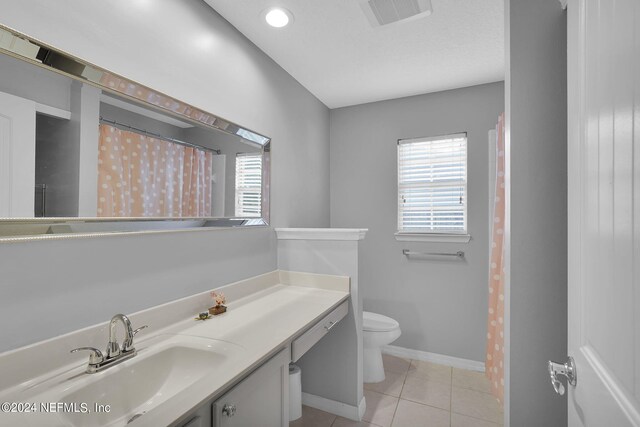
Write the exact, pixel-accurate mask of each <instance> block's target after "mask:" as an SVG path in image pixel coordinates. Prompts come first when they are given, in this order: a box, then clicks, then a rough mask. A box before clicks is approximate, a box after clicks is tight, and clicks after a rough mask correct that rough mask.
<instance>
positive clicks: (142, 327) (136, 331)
mask: <svg viewBox="0 0 640 427" xmlns="http://www.w3.org/2000/svg"><path fill="white" fill-rule="evenodd" d="M148 327H149V325H144V326H140V327H139V328H138V329H134V330H133V332H132V333H131V337H135V336H136V334H137V333H138V332H140V331H141V330H143V329H146V328H148Z"/></svg>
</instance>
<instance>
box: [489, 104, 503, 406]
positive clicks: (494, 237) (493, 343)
mask: <svg viewBox="0 0 640 427" xmlns="http://www.w3.org/2000/svg"><path fill="white" fill-rule="evenodd" d="M495 144H496V148H495V153H496V169H495V171H494V173H495V197H494V202H493V209H492V212H493V218H492V220H491V234H490V236H491V255H490V261H489V262H490V265H489V319H488V325H487V326H488V327H487V359H486V361H485V373H486V375H487V377H489V380H490V382H491V391H492V393H493V394H494V395H495V396H496V397H497V398H498V400H499V401H500V402H503V401H504V400H503V399H504V266H503V260H504V249H503V248H504V245H503V243H504V219H505V199H504V197H505V188H504V187H505V184H504V156H505V155H504V113H502V114H501V115H500V116H499V117H498V125H497V127H496V140H495Z"/></svg>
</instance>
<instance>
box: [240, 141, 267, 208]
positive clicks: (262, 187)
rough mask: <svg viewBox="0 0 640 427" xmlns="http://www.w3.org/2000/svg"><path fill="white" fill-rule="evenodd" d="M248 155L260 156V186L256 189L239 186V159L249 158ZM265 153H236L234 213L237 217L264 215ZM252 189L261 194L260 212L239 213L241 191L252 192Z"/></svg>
mask: <svg viewBox="0 0 640 427" xmlns="http://www.w3.org/2000/svg"><path fill="white" fill-rule="evenodd" d="M248 157H256V158H258V157H259V158H260V187H259V188H258V187H257V186H256V189H249V188H240V187H239V186H238V173H239V169H238V159H239V158H248ZM263 172H264V153H263V152H249V153H236V157H235V171H234V174H235V178H234V192H235V194H234V215H235V217H236V218H259V217H261V216H262V213H263V212H262V208H263V197H264V194H263V190H264V186H263V185H262V184H263V182H262V181H263V179H264V173H263ZM250 191H259V194H260V203H259V204H258V205H259V210H260V212H258V214H257V215H246V214H242V213H238V208H239V206H240V203H239V202H240V199H242V197H240V193H243V194H244V193H245V192H250Z"/></svg>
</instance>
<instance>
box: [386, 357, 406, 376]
mask: <svg viewBox="0 0 640 427" xmlns="http://www.w3.org/2000/svg"><path fill="white" fill-rule="evenodd" d="M382 362H383V363H384V370H385V371H387V372H396V373H398V374H406V373H407V371H408V370H409V365H411V360H410V359H405V358H403V357H398V356H392V355H390V354H383V355H382Z"/></svg>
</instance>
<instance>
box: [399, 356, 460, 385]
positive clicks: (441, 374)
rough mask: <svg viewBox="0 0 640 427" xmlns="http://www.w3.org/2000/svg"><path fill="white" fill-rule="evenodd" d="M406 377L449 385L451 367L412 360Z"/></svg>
mask: <svg viewBox="0 0 640 427" xmlns="http://www.w3.org/2000/svg"><path fill="white" fill-rule="evenodd" d="M407 377H420V378H425V379H429V380H435V381H441V382H446V383H449V384H451V367H449V366H444V365H438V364H436V363H431V362H423V361H421V360H412V361H411V366H409V371H408V372H407Z"/></svg>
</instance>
